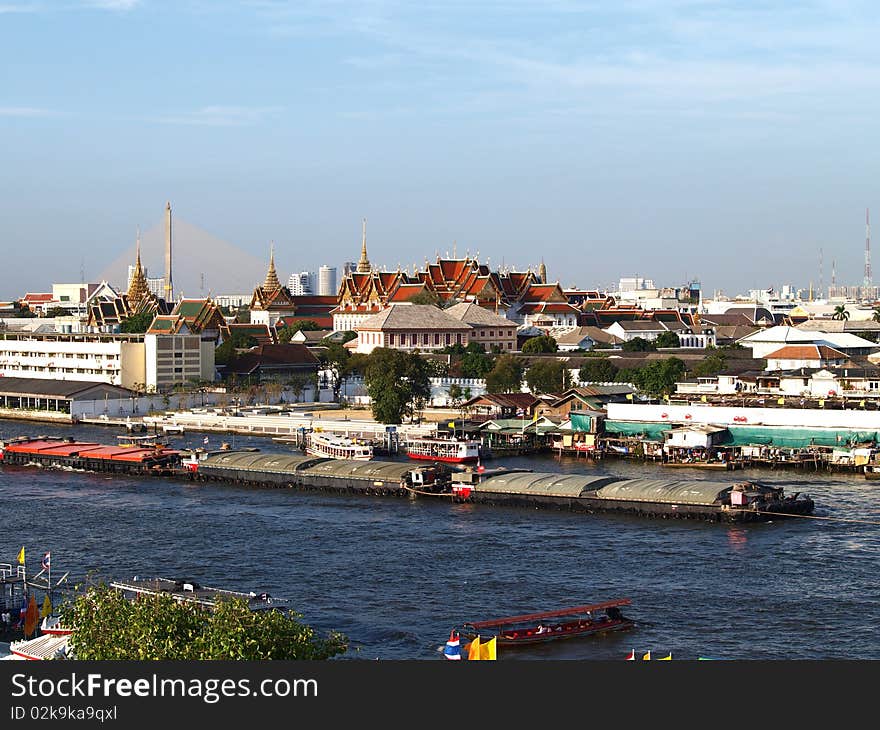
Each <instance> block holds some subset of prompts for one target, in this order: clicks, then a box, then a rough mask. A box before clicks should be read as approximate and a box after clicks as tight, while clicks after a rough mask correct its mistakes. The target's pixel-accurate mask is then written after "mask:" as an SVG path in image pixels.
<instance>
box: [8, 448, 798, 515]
mask: <svg viewBox="0 0 880 730" xmlns="http://www.w3.org/2000/svg"><path fill="white" fill-rule="evenodd" d="M0 463H2V464H3V465H12V466H42V467H55V468H70V469H77V470H84V471H96V472H105V473H117V474H118V473H121V474H130V475H153V476H173V477H178V478H184V479H191V480H194V481H217V482H223V483H227V484H229V483H232V484H238V485H243V486H249V487H283V488H292V489H300V490H320V491H331V492H342V493H348V494H360V495H383V496H400V497H421V496H424V497H429V498H430V497H443V498H446V499H451V500H452V501H454V502H467V503H475V504H487V505H507V506H515V507H528V508H531V509H534V508H548V509H564V510H572V511H580V512H586V513H594V512H617V513H623V514H632V515H638V516H644V517H663V518H688V519H702V520H709V521H714V522H760V521H766V520H771V519H775V518H777V517H784V516H787V515H806V514H811V513H812V512H813V508H814V503H813V500H812V499H810V498H809V497H808V496H806V495H801V494H800V493H795V494H794V495H791V496H788V495H786V494H785V492H784V490H783V489H782V487H778V486H774V485H769V484H763V483H760V482H742V483H738V484H734V483H730V482H720V481H682V480H665V479H622V478H619V477H615V476H609V475H595V474H559V473H540V472H532V471H527V470H517V469H504V468H498V469H493V470H490V471H483V472H480V471H475V470H467V471H451V470H450V468H449V467H448V466H446V465H444V464H441V463H436V464H435V463H431V464H428V463H423V464H418V465H415V464H413V463H412V462H408V461H407V462H401V461H376V460H372V461H358V460H347V459H328V458H320V457H315V456H306V455H293V454H270V453H262V452H259V451H255V450H253V449H247V450H241V451H236V450H230V449H226V450H219V451H214V452H205V451H201V450H199V451H197V452H182V451H176V450H172V449H167V448H163V447H161V446H157V447H153V448H139V447H115V446H102V445H101V444H94V443H84V442H76V441H73V440H72V439H52V438H48V437H40V438H39V439H29V438H24V437H22V438H19V439H14V440H12V441H8V442H0Z"/></svg>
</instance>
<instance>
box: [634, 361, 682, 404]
mask: <svg viewBox="0 0 880 730" xmlns="http://www.w3.org/2000/svg"><path fill="white" fill-rule="evenodd" d="M684 372H685V367H684V363H683V362H682V361H681V360H679V359H678V358H677V357H669V358H666V359H665V360H654V361H653V362H650V363H648V364H647V365H645V366H644V367H641V368H638V369H636V370H633V371H630V373H631V375H630V380H629V382H632V383H634V384H635V385H636V386H637V387H638V389H639V390H640V391H642V392H644V393H647V394H648V395H654V396H660V395H669V394H671V393H673V392H674V391H675V384H676V383H677V382H678V381H679V380H681V378H682V376H683V375H684Z"/></svg>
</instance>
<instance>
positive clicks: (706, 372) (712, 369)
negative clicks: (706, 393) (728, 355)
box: [691, 352, 725, 378]
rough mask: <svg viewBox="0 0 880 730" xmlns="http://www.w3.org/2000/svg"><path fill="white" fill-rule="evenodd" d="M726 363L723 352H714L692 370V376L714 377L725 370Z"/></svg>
mask: <svg viewBox="0 0 880 730" xmlns="http://www.w3.org/2000/svg"><path fill="white" fill-rule="evenodd" d="M724 362H725V358H724V353H723V352H713V353H712V354H711V355H708V356H706V357H705V358H704V359H702V360H700V362H698V363H697V364H696V365H694V367H693V368H691V375H693V376H694V377H697V378H708V377H714V376H715V375H718V373H720V372H721V371H722V370H724Z"/></svg>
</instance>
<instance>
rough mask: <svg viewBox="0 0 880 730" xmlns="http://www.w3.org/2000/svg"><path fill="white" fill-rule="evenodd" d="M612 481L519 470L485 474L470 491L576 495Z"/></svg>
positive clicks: (554, 495)
mask: <svg viewBox="0 0 880 730" xmlns="http://www.w3.org/2000/svg"><path fill="white" fill-rule="evenodd" d="M612 481H617V480H616V479H615V478H614V477H607V476H605V477H597V476H587V475H585V474H550V473H541V472H525V473H523V472H519V473H511V474H495V475H493V476H490V477H487V478H485V479H483V481H482V482H480V483H479V484H478V485H476V486H475V487H474V491H476V492H495V493H497V494H523V495H528V496H532V497H534V496H546V497H580V496H581V495H582V494H583V493H584V492H591V491H594V490H596V489H598V488H600V487H604V486H605V485H606V484H609V483H610V482H612Z"/></svg>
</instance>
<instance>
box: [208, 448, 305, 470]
mask: <svg viewBox="0 0 880 730" xmlns="http://www.w3.org/2000/svg"><path fill="white" fill-rule="evenodd" d="M316 461H318V459H316V458H315V457H314V456H295V455H293V454H262V453H254V452H252V451H230V452H216V453H213V454H210V455H209V456H208V457H207V458H206V459H205V460H204V462H203V463H204V465H205V466H217V467H224V468H227V469H241V470H244V471H263V472H291V471H296V470H298V469H300V468H302V466H303V465H304V464H310V463H314V462H316Z"/></svg>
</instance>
